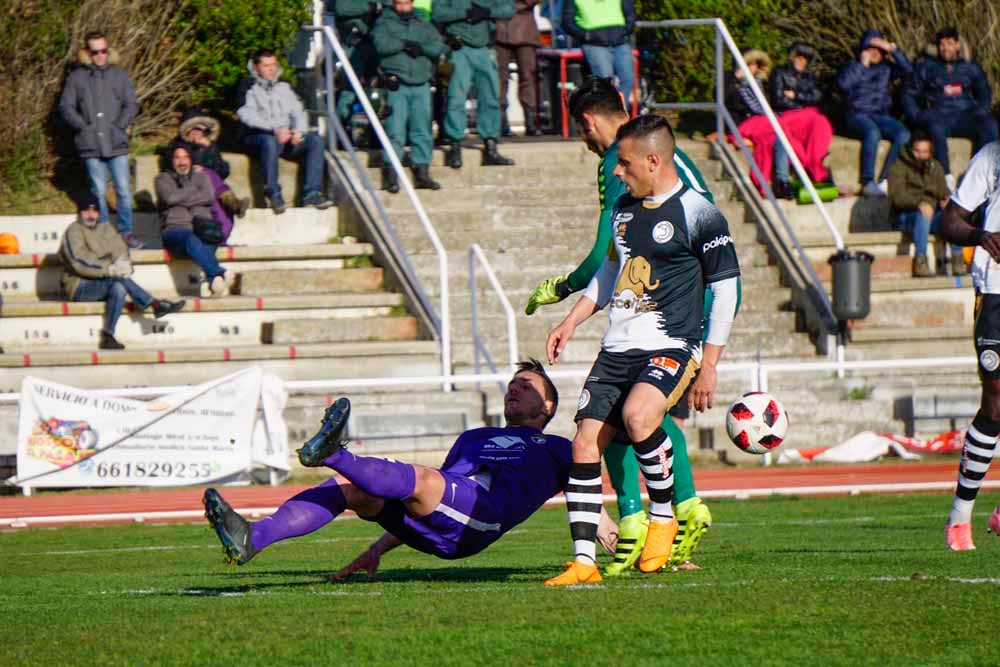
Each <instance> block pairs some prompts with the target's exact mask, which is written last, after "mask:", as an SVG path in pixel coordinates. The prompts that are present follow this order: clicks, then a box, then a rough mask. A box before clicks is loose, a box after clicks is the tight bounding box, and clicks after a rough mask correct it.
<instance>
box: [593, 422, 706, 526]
mask: <svg viewBox="0 0 1000 667" xmlns="http://www.w3.org/2000/svg"><path fill="white" fill-rule="evenodd" d="M675 428H676V426H675ZM685 458H686V457H685ZM604 465H606V466H607V467H608V477H610V478H611V486H612V487H614V489H615V493H617V494H618V520H619V521H621V520H622V519H624V518H625V517H627V516H629V515H632V514H635V513H636V512H641V511H642V494H641V492H640V490H639V461H638V459H636V458H635V453H634V452H633V451H632V446H631V445H628V444H625V443H621V442H618V441H617V440H615V441H612V442H611V443H610V444H609V445H608V446H607V448H606V449H605V450H604Z"/></svg>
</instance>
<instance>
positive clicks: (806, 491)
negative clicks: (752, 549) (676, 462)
mask: <svg viewBox="0 0 1000 667" xmlns="http://www.w3.org/2000/svg"><path fill="white" fill-rule="evenodd" d="M954 486H955V482H954V481H949V482H901V483H898V484H837V485H828V486H775V487H761V488H750V489H717V490H714V491H702V492H700V493H699V494H698V497H700V498H735V499H736V500H745V499H747V498H761V497H767V496H822V495H827V496H838V495H846V496H856V495H860V494H863V493H912V492H920V491H950V490H951V489H952V488H954ZM982 488H983V489H1000V481H992V482H984V483H983V486H982ZM642 498H643V499H644V500H648V496H646V495H645V494H643V496H642ZM615 500H617V496H615V495H614V494H604V502H606V503H609V502H614V501H615ZM545 504H546V505H565V504H566V500H565V499H564V498H563V497H562V496H557V497H555V498H550V499H549V500H547V501H546V502H545ZM237 509H238V510H239V512H240V514H243V515H244V516H250V517H261V516H268V515H271V514H274V512H275V511H276V510H277V509H278V508H277V507H249V508H237ZM204 516H205V512H204V511H203V510H177V511H171V512H114V513H105V514H63V515H52V516H20V517H0V528H28V527H29V526H46V525H52V524H85V523H86V524H93V523H120V522H123V521H131V522H133V523H145V522H146V521H163V520H174V521H180V520H185V519H196V520H197V519H202V518H204Z"/></svg>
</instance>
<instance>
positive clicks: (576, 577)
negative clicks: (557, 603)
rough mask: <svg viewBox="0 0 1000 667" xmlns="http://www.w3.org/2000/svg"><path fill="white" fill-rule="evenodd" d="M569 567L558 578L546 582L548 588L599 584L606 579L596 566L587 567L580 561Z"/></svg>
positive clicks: (570, 564) (572, 563)
mask: <svg viewBox="0 0 1000 667" xmlns="http://www.w3.org/2000/svg"><path fill="white" fill-rule="evenodd" d="M566 565H568V566H569V567H567V568H566V571H565V572H563V573H562V574H560V575H559V576H558V577H552V578H551V579H546V580H545V585H546V586H578V585H580V584H599V583H601V582H602V581H604V579H603V578H602V577H601V573H600V571H599V570H598V569H597V566H596V565H586V564H585V563H581V562H579V561H575V560H574V561H572V562H569V563H566Z"/></svg>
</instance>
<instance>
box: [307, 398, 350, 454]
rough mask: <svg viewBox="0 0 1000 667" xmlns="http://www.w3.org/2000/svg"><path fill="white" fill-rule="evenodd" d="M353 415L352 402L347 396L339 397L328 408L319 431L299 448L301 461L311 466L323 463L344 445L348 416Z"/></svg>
mask: <svg viewBox="0 0 1000 667" xmlns="http://www.w3.org/2000/svg"><path fill="white" fill-rule="evenodd" d="M350 415H351V402H350V401H349V400H347V399H346V398H338V399H337V400H336V401H334V402H333V405H331V406H330V407H328V408H327V409H326V413H325V414H324V415H323V421H322V422H320V427H319V432H318V433H316V435H314V436H313V437H311V438H309V440H308V441H307V442H306V444H304V445H302V448H301V449H299V450H298V454H299V463H301V464H302V465H304V466H307V467H309V468H316V467H318V466H321V465H323V461H325V460H326V459H327V458H329V456H330V455H331V454H333V453H334V452H336V451H337V450H340V449H343V447H344V438H343V434H344V428H345V427H346V426H347V418H348V417H349V416H350Z"/></svg>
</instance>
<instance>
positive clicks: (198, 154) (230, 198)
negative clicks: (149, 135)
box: [164, 108, 250, 239]
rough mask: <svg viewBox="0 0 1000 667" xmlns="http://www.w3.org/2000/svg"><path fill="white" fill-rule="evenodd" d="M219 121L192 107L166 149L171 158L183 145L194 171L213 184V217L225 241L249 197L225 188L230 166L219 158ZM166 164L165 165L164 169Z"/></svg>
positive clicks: (243, 213)
mask: <svg viewBox="0 0 1000 667" xmlns="http://www.w3.org/2000/svg"><path fill="white" fill-rule="evenodd" d="M219 129H220V126H219V121H217V120H216V119H214V118H212V117H211V116H209V115H208V114H206V113H205V112H204V111H202V110H201V109H198V108H191V109H188V110H186V111H185V112H184V114H183V115H182V116H181V126H180V130H179V131H178V132H177V135H178V136H177V138H176V139H174V140H173V141H172V142H171V143H170V146H169V147H168V148H167V155H168V156H169V155H172V154H173V152H174V150H173V149H174V148H176V147H177V146H184V147H185V148H187V150H188V153H190V155H191V160H192V162H193V163H194V170H195V171H196V172H198V171H200V172H204V173H205V175H206V176H208V180H210V181H211V182H212V190H213V192H214V193H215V201H214V203H213V204H212V218H213V219H215V220H218V221H219V223H221V225H222V233H223V234H224V235H225V237H226V238H227V239H228V238H229V234H230V233H232V230H233V216H236V217H238V218H242V217H243V216H244V215H246V212H247V209H248V208H249V207H250V199H249V198H246V197H244V198H240V197H237V196H236V193H235V192H233V190H232V188H230V187H229V186H228V185H226V183H225V180H226V179H227V178H229V163H228V162H226V161H225V160H224V159H223V158H222V153H220V152H219V147H218V146H217V145H216V141H217V140H218V138H219ZM167 166H168V165H164V169H166V168H167Z"/></svg>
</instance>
